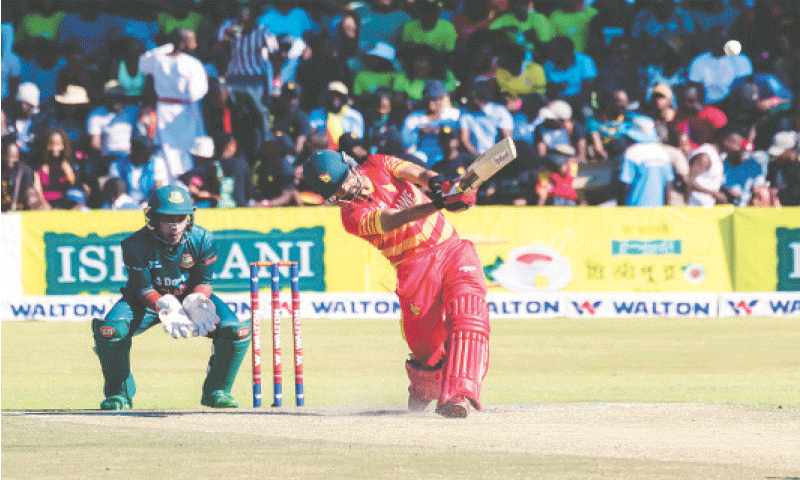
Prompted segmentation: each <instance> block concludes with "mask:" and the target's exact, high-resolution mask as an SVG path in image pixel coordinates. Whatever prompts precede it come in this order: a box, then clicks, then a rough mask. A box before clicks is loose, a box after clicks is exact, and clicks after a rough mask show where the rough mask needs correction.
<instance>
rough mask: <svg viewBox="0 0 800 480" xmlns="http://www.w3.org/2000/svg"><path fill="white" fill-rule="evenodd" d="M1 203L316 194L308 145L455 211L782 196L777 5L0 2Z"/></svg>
mask: <svg viewBox="0 0 800 480" xmlns="http://www.w3.org/2000/svg"><path fill="white" fill-rule="evenodd" d="M0 13H1V14H2V49H3V53H2V162H3V165H2V210H3V211H10V210H11V211H13V210H26V209H31V210H50V209H93V208H106V209H140V208H141V207H142V206H143V202H144V201H145V200H146V198H147V195H148V193H149V191H150V190H152V189H153V188H155V187H158V186H161V185H164V184H176V183H177V184H182V185H184V186H185V187H186V188H187V189H188V190H189V191H190V193H191V194H192V197H193V200H194V202H195V204H196V206H198V207H213V208H226V207H236V206H239V207H257V208H262V207H278V206H284V205H291V206H294V205H320V204H322V203H323V202H324V199H322V198H319V197H318V196H316V195H314V194H313V193H310V192H306V191H305V189H304V185H303V174H302V167H300V163H301V162H302V160H303V159H305V158H306V157H307V156H308V155H309V154H310V153H311V152H313V151H315V150H318V149H322V148H330V149H334V150H340V151H343V152H346V153H347V154H349V155H350V156H352V157H353V158H354V159H355V160H356V161H357V162H363V161H364V160H365V159H366V158H367V156H368V155H370V154H373V153H384V154H391V155H396V156H399V157H402V158H404V159H407V160H409V161H412V162H416V163H419V164H421V165H426V166H428V167H430V168H432V169H434V170H437V171H439V172H441V173H443V174H444V175H447V176H450V177H455V176H457V175H459V174H460V173H461V172H463V171H464V169H465V168H466V167H467V166H468V165H469V164H470V162H472V161H473V160H474V159H475V158H476V157H477V156H479V155H480V154H481V153H483V152H484V151H485V150H486V149H488V148H489V147H490V146H491V145H493V144H494V143H495V142H497V141H498V140H500V139H502V138H503V137H513V139H514V140H515V142H516V145H517V149H518V154H519V156H518V159H517V160H516V161H515V162H513V163H512V164H511V165H509V166H508V167H506V168H505V169H503V170H502V171H501V172H500V173H499V174H498V175H497V176H496V177H495V178H493V179H492V180H491V181H490V182H488V183H487V184H484V185H483V186H482V188H481V191H480V194H479V197H478V203H479V204H504V205H635V206H659V205H699V206H711V205H715V204H734V205H737V206H742V207H746V206H773V207H774V206H780V205H798V204H800V158H798V155H799V154H800V148H799V147H798V130H800V107H798V93H800V34H798V32H800V2H796V1H780V0H719V1H713V0H682V1H676V0H593V1H591V0H369V1H364V2H348V1H345V0H313V1H312V0H307V1H292V0H273V1H242V0H239V1H235V0H232V1H216V0H187V1H181V0H174V1H156V0H115V1H101V0H94V1H57V0H40V1H35V0H30V1H5V0H4V1H3V2H2V7H1V10H0Z"/></svg>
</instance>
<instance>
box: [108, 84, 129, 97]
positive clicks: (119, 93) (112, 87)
mask: <svg viewBox="0 0 800 480" xmlns="http://www.w3.org/2000/svg"><path fill="white" fill-rule="evenodd" d="M103 95H105V96H106V97H124V96H125V87H123V86H122V84H121V83H119V81H117V80H109V81H107V82H106V84H105V85H103Z"/></svg>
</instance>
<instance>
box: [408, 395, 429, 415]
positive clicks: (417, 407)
mask: <svg viewBox="0 0 800 480" xmlns="http://www.w3.org/2000/svg"><path fill="white" fill-rule="evenodd" d="M432 401H433V400H429V399H427V398H422V397H417V396H416V395H414V394H409V395H408V409H409V410H410V411H412V412H421V411H423V410H425V409H426V408H428V405H430V403H431V402H432Z"/></svg>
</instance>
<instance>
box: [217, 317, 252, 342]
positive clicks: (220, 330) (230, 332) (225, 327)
mask: <svg viewBox="0 0 800 480" xmlns="http://www.w3.org/2000/svg"><path fill="white" fill-rule="evenodd" d="M215 333H216V335H213V337H214V338H220V339H225V340H231V341H238V340H245V339H250V320H243V321H241V322H239V321H238V320H237V322H236V323H230V324H228V323H223V322H220V326H219V327H217V330H216V331H215Z"/></svg>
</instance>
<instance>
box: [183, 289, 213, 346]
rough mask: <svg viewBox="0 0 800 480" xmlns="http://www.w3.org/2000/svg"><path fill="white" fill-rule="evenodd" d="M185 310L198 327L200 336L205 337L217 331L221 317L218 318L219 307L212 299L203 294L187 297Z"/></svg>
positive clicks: (184, 300) (184, 305) (184, 302)
mask: <svg viewBox="0 0 800 480" xmlns="http://www.w3.org/2000/svg"><path fill="white" fill-rule="evenodd" d="M183 309H184V310H185V311H186V315H188V316H189V319H190V320H191V321H192V323H194V325H195V326H196V327H197V332H198V333H199V334H200V335H202V336H204V337H205V336H206V335H208V334H209V333H211V332H213V331H214V330H216V328H217V324H219V317H218V316H217V307H216V306H214V302H212V301H211V299H210V298H208V297H206V296H205V295H203V294H202V293H191V294H189V295H186V298H184V299H183Z"/></svg>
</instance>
